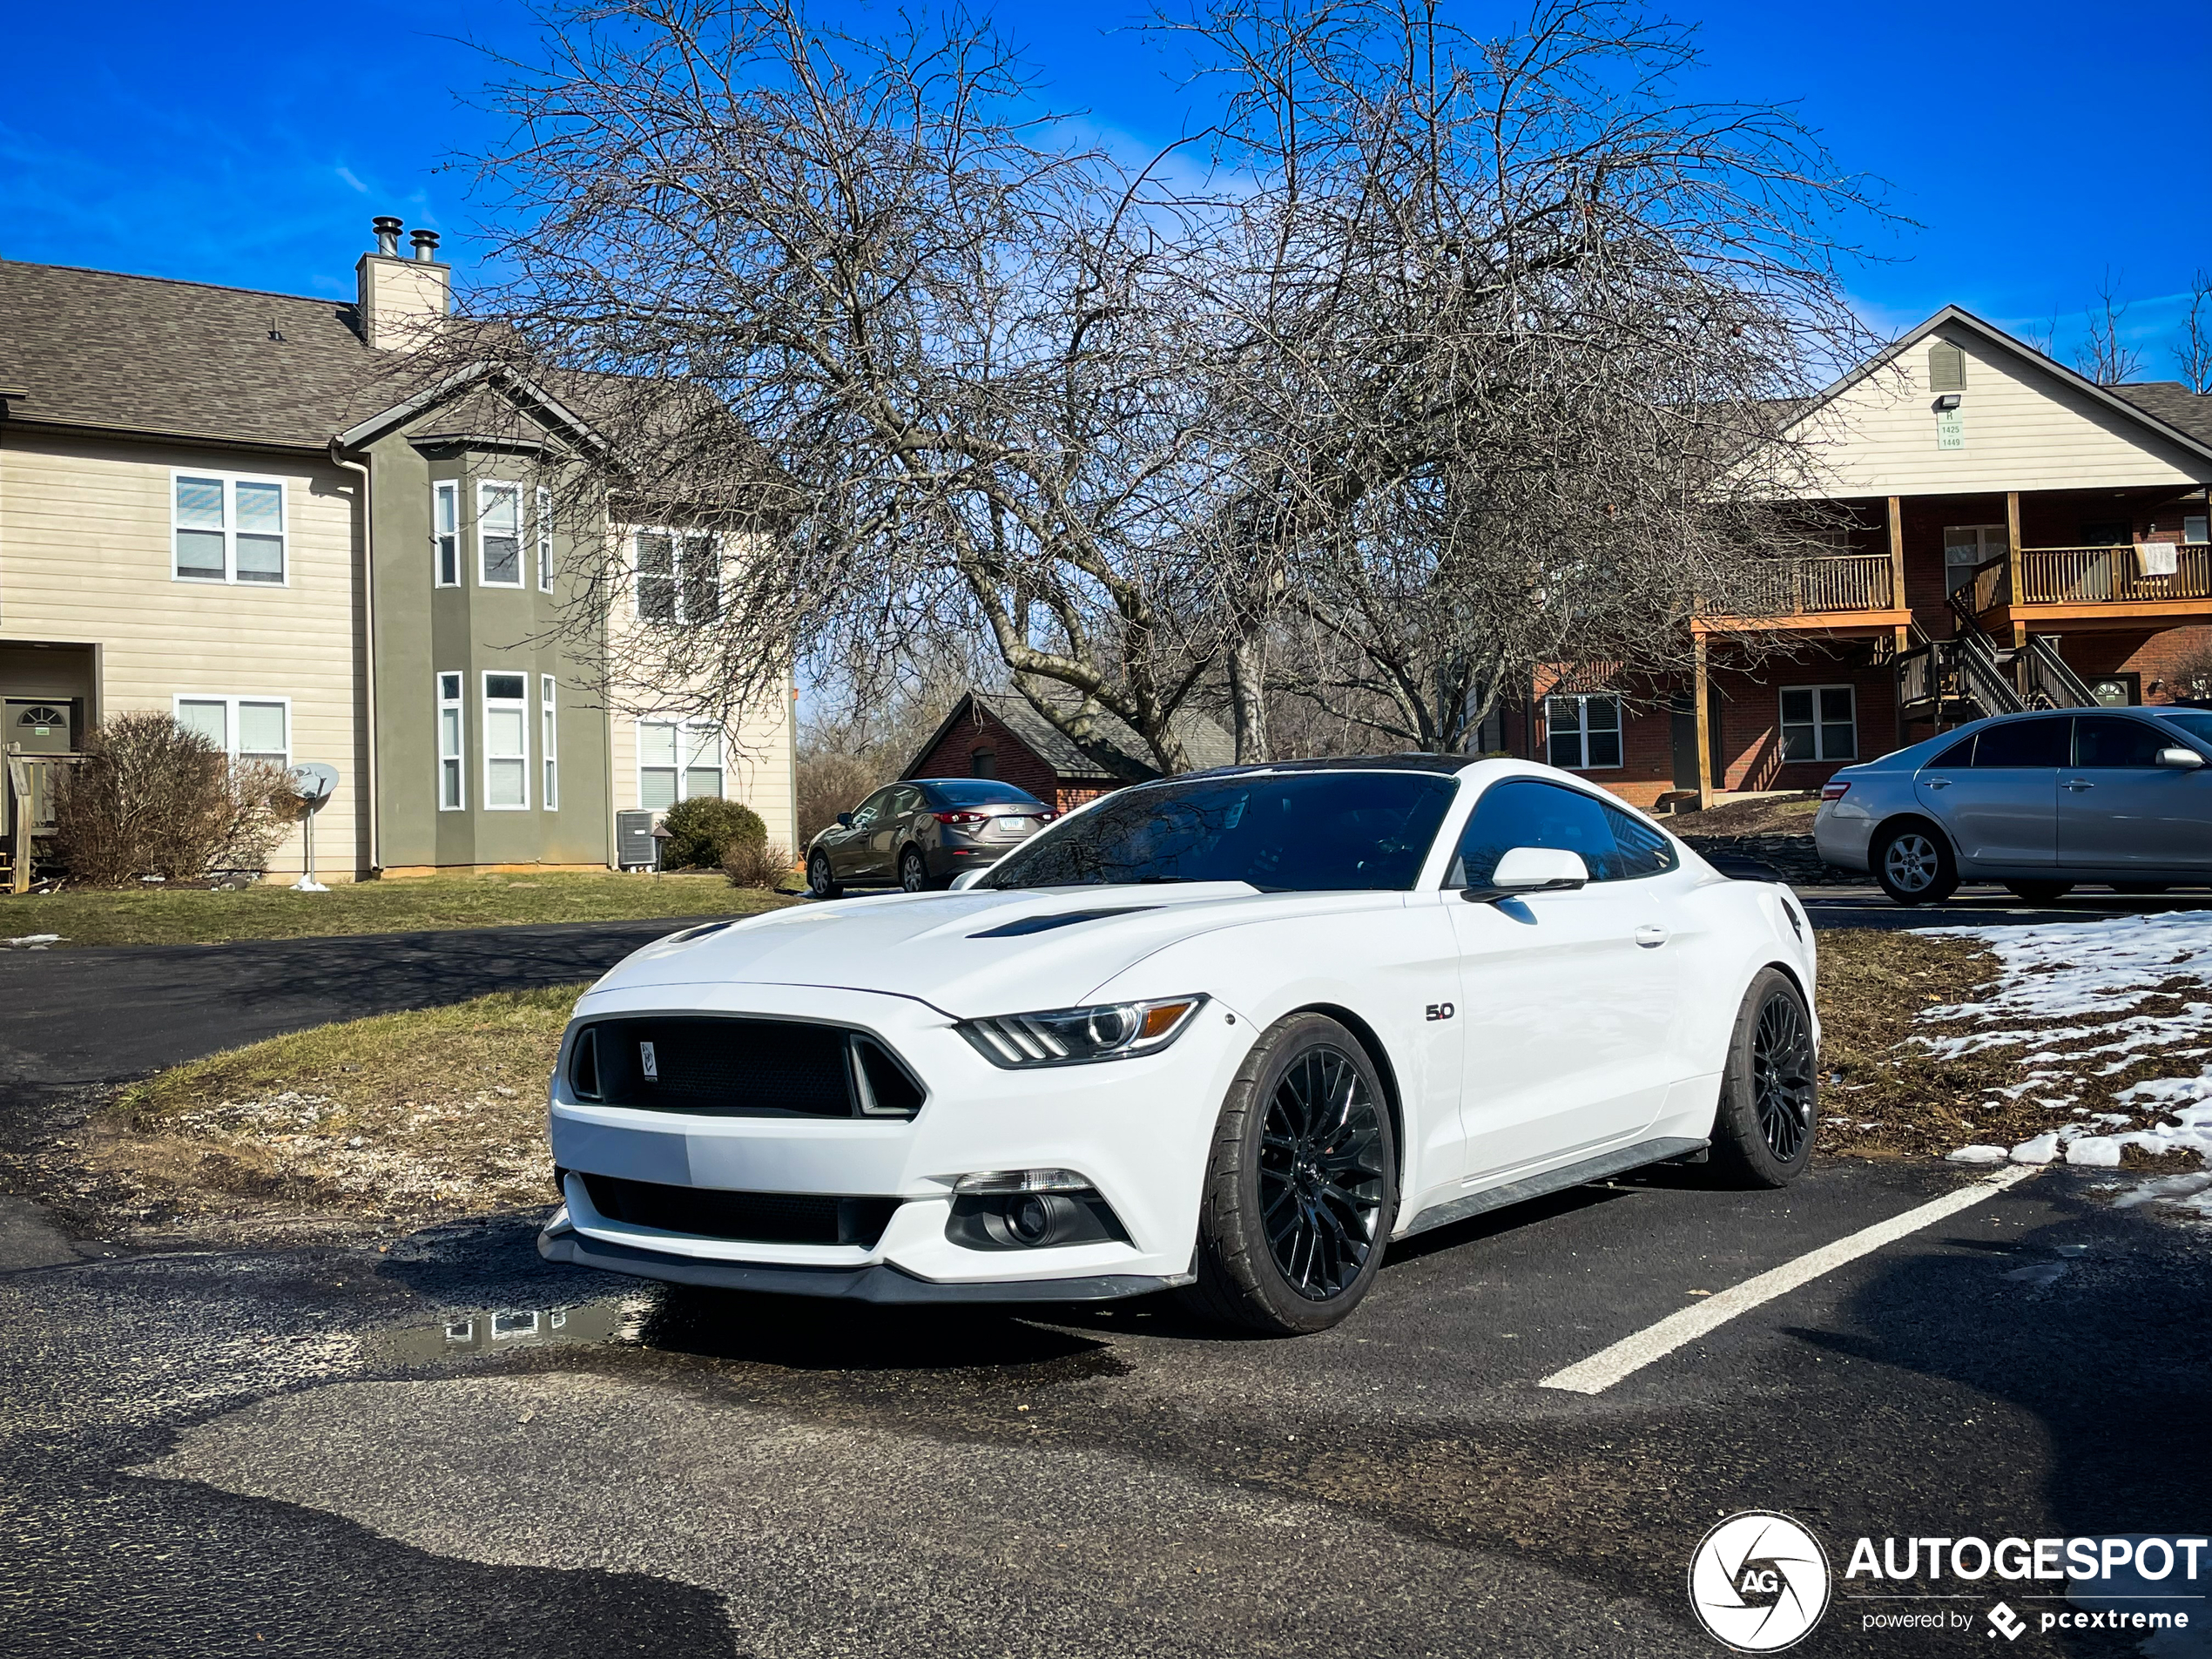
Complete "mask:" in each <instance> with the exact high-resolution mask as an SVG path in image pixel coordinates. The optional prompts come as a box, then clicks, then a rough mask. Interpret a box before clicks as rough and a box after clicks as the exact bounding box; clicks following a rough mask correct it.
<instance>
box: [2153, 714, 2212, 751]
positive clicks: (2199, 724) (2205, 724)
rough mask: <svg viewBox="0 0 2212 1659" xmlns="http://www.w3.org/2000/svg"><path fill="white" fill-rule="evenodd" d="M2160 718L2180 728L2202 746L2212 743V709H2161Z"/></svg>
mask: <svg viewBox="0 0 2212 1659" xmlns="http://www.w3.org/2000/svg"><path fill="white" fill-rule="evenodd" d="M2158 718H2160V719H2161V720H2163V721H2165V722H2166V723H2167V724H2168V725H2173V726H2178V727H2180V728H2181V729H2182V731H2184V732H2188V734H2189V736H2191V737H2193V738H2195V739H2196V740H2197V741H2198V742H2199V743H2200V744H2204V743H2212V709H2161V710H2160V711H2159V713H2158Z"/></svg>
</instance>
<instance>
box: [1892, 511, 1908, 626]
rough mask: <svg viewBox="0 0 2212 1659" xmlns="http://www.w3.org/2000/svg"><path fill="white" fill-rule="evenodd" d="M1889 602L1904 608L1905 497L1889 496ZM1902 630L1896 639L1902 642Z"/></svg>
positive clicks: (1896, 608) (1898, 608)
mask: <svg viewBox="0 0 2212 1659" xmlns="http://www.w3.org/2000/svg"><path fill="white" fill-rule="evenodd" d="M1890 604H1891V606H1892V609H1895V610H1904V609H1905V498H1904V497H1903V496H1891V497H1890ZM1904 639H1905V634H1904V631H1903V630H1901V629H1900V630H1899V631H1898V643H1899V644H1903V643H1904Z"/></svg>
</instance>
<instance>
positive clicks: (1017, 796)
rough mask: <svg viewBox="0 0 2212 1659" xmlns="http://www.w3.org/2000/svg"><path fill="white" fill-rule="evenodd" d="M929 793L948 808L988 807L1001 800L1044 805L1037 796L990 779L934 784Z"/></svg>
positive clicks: (955, 780)
mask: <svg viewBox="0 0 2212 1659" xmlns="http://www.w3.org/2000/svg"><path fill="white" fill-rule="evenodd" d="M927 792H928V793H929V794H930V795H932V796H934V798H935V799H938V800H941V801H942V802H943V803H944V804H945V805H946V806H990V805H991V804H992V803H993V802H995V801H1001V800H1009V801H1016V802H1019V803H1020V804H1021V805H1022V806H1039V807H1041V806H1043V805H1044V803H1043V802H1042V801H1041V800H1039V799H1037V798H1036V797H1035V795H1032V794H1029V793H1028V792H1025V791H1022V790H1019V789H1016V788H1015V786H1013V785H1012V784H1001V783H998V782H995V781H994V780H993V779H988V778H958V779H953V780H952V781H950V782H948V783H941V784H932V785H930V786H929V788H928V791H927Z"/></svg>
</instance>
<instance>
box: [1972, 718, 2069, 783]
mask: <svg viewBox="0 0 2212 1659" xmlns="http://www.w3.org/2000/svg"><path fill="white" fill-rule="evenodd" d="M2073 725H2074V721H2073V719H2072V718H2071V717H2070V716H2063V715H2062V716H2059V717H2057V718H2052V719H2044V720H2013V721H2009V722H2007V723H2006V724H2005V725H1993V726H1986V727H1984V728H1983V729H1982V730H1981V731H1980V732H1979V733H1977V734H1976V741H1975V744H1974V769H1975V770H1976V771H1978V772H1979V771H1981V770H1982V769H1984V768H1986V767H1990V766H2054V767H2055V766H2063V765H2066V764H2067V748H2068V746H2069V736H2070V733H2071V730H2072V727H2073Z"/></svg>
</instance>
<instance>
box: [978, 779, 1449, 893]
mask: <svg viewBox="0 0 2212 1659" xmlns="http://www.w3.org/2000/svg"><path fill="white" fill-rule="evenodd" d="M1457 787H1458V786H1457V785H1456V784H1455V783H1454V782H1453V780H1452V779H1449V778H1438V777H1424V776H1418V775H1414V774H1411V773H1406V772H1306V773H1302V774H1298V775H1295V776H1289V777H1281V776H1278V777H1266V776H1261V777H1239V778H1212V779H1192V780H1190V782H1188V783H1175V784H1163V785H1147V786H1142V787H1139V788H1135V789H1124V790H1121V791H1118V792H1116V793H1114V794H1111V795H1109V796H1108V797H1107V798H1106V799H1104V800H1103V801H1101V802H1100V803H1099V804H1098V805H1097V806H1093V807H1091V808H1089V810H1088V811H1086V812H1083V813H1080V814H1078V815H1076V817H1073V818H1066V819H1062V820H1061V821H1060V822H1059V823H1058V824H1055V825H1054V826H1052V827H1051V828H1049V829H1048V830H1046V831H1045V832H1044V833H1042V835H1039V836H1038V837H1036V838H1035V840H1031V841H1029V842H1028V843H1027V844H1026V845H1024V846H1022V848H1021V850H1020V851H1018V852H1015V853H1012V854H1010V855H1009V856H1008V857H1007V858H1005V859H1002V860H1000V861H999V863H998V864H997V866H996V867H994V868H993V869H992V871H991V873H990V874H988V875H987V876H985V877H984V878H983V880H982V881H981V883H979V884H978V885H980V886H982V887H1091V886H1098V885H1102V884H1108V883H1116V882H1139V881H1247V882H1250V883H1251V885H1252V886H1253V887H1260V888H1264V889H1265V890H1267V891H1269V892H1283V891H1298V892H1326V891H1332V890H1344V889H1356V888H1395V889H1400V890H1402V889H1405V888H1408V887H1412V886H1413V880H1414V878H1415V877H1416V876H1418V875H1419V874H1420V869H1421V860H1423V859H1424V858H1426V856H1427V855H1428V849H1429V843H1430V842H1432V841H1433V840H1435V839H1436V831H1437V827H1438V826H1440V824H1442V823H1443V821H1444V813H1445V810H1446V809H1447V807H1448V806H1450V805H1451V803H1452V795H1453V791H1454V790H1455V789H1456V788H1457Z"/></svg>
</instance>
